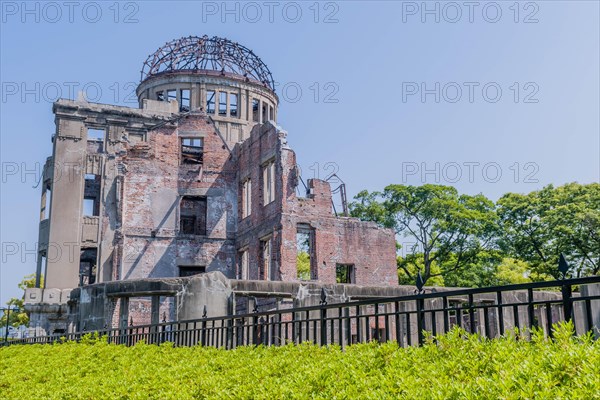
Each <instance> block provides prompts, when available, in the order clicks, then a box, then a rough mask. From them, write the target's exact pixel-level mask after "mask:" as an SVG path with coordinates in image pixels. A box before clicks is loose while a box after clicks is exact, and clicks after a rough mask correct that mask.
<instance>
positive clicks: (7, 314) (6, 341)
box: [0, 306, 19, 344]
mask: <svg viewBox="0 0 600 400" xmlns="http://www.w3.org/2000/svg"><path fill="white" fill-rule="evenodd" d="M0 310H2V311H6V332H4V343H5V344H6V343H8V326H9V320H10V312H11V311H18V310H19V307H13V308H10V306H9V307H2V308H0Z"/></svg>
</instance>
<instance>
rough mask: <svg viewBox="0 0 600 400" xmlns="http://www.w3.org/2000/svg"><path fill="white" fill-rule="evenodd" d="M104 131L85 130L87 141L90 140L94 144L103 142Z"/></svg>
mask: <svg viewBox="0 0 600 400" xmlns="http://www.w3.org/2000/svg"><path fill="white" fill-rule="evenodd" d="M104 135H105V131H104V129H93V128H88V130H87V140H92V141H96V142H104Z"/></svg>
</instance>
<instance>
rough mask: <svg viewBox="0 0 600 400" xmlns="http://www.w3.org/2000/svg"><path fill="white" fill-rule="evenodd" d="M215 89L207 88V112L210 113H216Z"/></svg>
mask: <svg viewBox="0 0 600 400" xmlns="http://www.w3.org/2000/svg"><path fill="white" fill-rule="evenodd" d="M215 100H216V99H215V91H214V90H207V91H206V112H207V113H208V114H214V113H215Z"/></svg>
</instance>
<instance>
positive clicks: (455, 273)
mask: <svg viewBox="0 0 600 400" xmlns="http://www.w3.org/2000/svg"><path fill="white" fill-rule="evenodd" d="M354 199H355V201H354V202H353V203H351V204H350V209H351V213H352V216H354V217H358V218H361V219H363V220H367V221H374V222H376V223H378V224H379V225H381V226H384V227H388V228H393V229H394V230H395V231H396V233H397V237H398V239H399V241H400V242H401V244H399V248H401V249H402V255H401V256H400V257H398V269H399V272H398V277H399V282H400V283H401V284H411V285H412V284H414V283H415V276H416V274H417V273H418V272H420V273H421V274H422V276H423V278H424V279H425V280H426V281H427V283H428V284H435V285H442V284H443V285H446V286H468V287H473V286H475V287H476V286H491V285H500V284H507V283H522V282H529V281H539V280H549V279H556V278H559V276H558V269H557V266H558V258H559V255H560V253H564V254H565V257H566V259H567V260H568V261H569V263H570V265H571V266H572V275H573V276H578V277H579V276H587V275H597V274H598V273H599V272H600V184H597V183H593V184H589V185H581V184H578V183H570V184H566V185H563V186H560V187H556V188H555V187H553V186H552V185H550V186H547V187H545V188H543V189H542V190H539V191H534V192H531V193H528V194H516V193H507V194H505V195H504V196H502V197H501V198H500V199H499V200H498V202H497V204H494V203H493V202H492V201H490V200H489V199H487V198H486V197H485V196H483V195H481V194H479V195H475V196H469V195H464V194H463V195H460V194H458V192H457V191H456V189H455V188H453V187H449V186H442V185H429V184H428V185H423V186H404V185H389V186H387V187H386V188H385V189H384V191H383V192H371V193H369V192H368V191H362V192H360V193H359V194H358V195H356V196H355V198H354ZM406 237H408V238H409V239H410V240H412V244H408V243H406V242H405V241H404V240H403V239H402V238H406Z"/></svg>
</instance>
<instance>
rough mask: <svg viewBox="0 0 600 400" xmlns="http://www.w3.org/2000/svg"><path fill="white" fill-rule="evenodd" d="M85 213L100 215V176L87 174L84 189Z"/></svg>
mask: <svg viewBox="0 0 600 400" xmlns="http://www.w3.org/2000/svg"><path fill="white" fill-rule="evenodd" d="M82 208H83V215H84V216H89V217H91V216H98V215H100V177H99V176H98V175H92V174H86V175H85V181H84V189H83V207H82Z"/></svg>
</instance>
